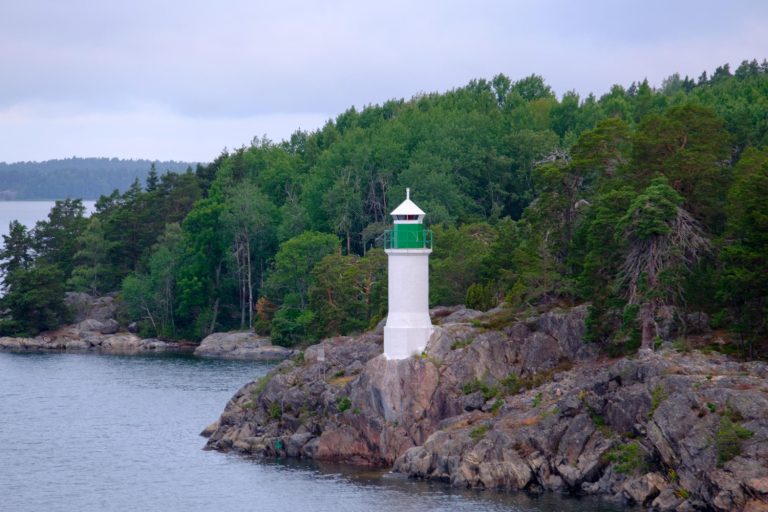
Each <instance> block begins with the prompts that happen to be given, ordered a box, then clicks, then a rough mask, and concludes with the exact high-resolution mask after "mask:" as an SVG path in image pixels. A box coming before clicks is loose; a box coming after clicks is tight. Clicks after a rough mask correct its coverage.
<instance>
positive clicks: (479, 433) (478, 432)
mask: <svg viewBox="0 0 768 512" xmlns="http://www.w3.org/2000/svg"><path fill="white" fill-rule="evenodd" d="M490 429H491V427H490V425H487V424H485V423H484V424H482V425H479V426H477V427H475V428H473V429H472V430H470V431H469V437H470V439H472V440H473V441H475V442H477V441H479V440H481V439H482V438H483V437H485V434H486V433H487V432H488V431H489V430H490Z"/></svg>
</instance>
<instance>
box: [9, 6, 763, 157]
mask: <svg viewBox="0 0 768 512" xmlns="http://www.w3.org/2000/svg"><path fill="white" fill-rule="evenodd" d="M767 15H768V3H764V2H748V1H733V2H728V3H727V4H726V3H722V2H716V1H709V0H700V1H697V2H692V1H691V2H668V1H665V2H662V1H661V0H648V1H646V2H642V3H637V2H635V3H631V4H630V3H626V4H619V3H617V2H613V1H608V0H599V1H593V2H588V3H587V2H571V1H566V0H542V1H541V2H510V1H475V2H469V1H458V0H455V1H420V2H407V1H405V0H392V1H388V2H379V3H374V2H359V1H351V0H349V1H335V2H333V1H332V2H312V1H309V0H302V1H299V0H284V1H281V2H266V1H253V0H228V1H223V2H215V3H214V2H207V1H202V0H186V1H181V0H152V1H150V0H134V1H132V2H104V1H102V0H71V1H68V2H57V1H44V0H26V1H25V2H6V3H5V4H4V5H2V6H0V47H2V48H3V52H0V69H2V70H3V80H2V81H0V111H1V112H3V114H2V117H0V140H2V139H12V140H14V141H15V143H14V145H10V144H8V143H5V142H2V143H0V150H2V152H0V160H3V159H6V160H7V159H11V158H16V157H14V156H13V155H20V154H23V155H29V154H34V152H35V151H40V152H41V153H40V154H42V151H44V148H43V145H41V144H40V143H39V138H36V137H35V135H36V134H45V135H46V137H54V139H48V140H47V143H46V144H48V145H55V146H56V147H57V148H60V150H61V151H64V153H63V155H69V154H71V153H73V152H75V151H80V149H77V148H89V153H91V154H95V153H99V154H103V155H105V156H112V155H113V153H112V152H114V151H117V150H120V151H119V154H121V155H122V154H126V153H127V152H129V151H137V152H138V153H136V154H135V155H134V156H148V157H151V156H152V155H149V154H147V153H146V152H148V151H160V149H158V147H159V146H162V145H163V144H166V146H165V148H167V151H171V150H173V151H179V154H178V156H177V158H189V157H188V156H184V155H192V154H195V155H197V154H198V153H199V151H200V148H201V147H206V148H207V147H208V146H207V145H205V144H203V139H206V140H211V141H215V143H216V145H217V149H216V150H215V151H216V153H218V150H220V149H221V148H220V147H218V144H219V143H224V144H226V145H230V146H231V145H237V144H238V143H247V142H248V141H249V140H250V138H251V137H252V136H253V135H256V134H258V133H262V132H266V133H268V134H269V135H270V136H271V137H273V138H279V137H282V136H285V135H287V134H288V133H290V131H291V130H286V129H285V127H284V126H283V124H282V123H285V122H288V120H290V119H293V120H295V121H297V122H298V121H301V120H306V121H303V122H304V123H305V124H304V125H303V127H305V128H307V127H310V126H309V125H310V124H311V125H312V127H314V126H319V125H320V124H322V121H318V119H319V116H321V115H322V116H325V117H329V116H335V115H336V114H338V113H340V112H342V111H343V110H345V109H346V108H348V107H349V106H350V105H356V106H357V107H362V106H364V105H366V104H369V103H379V102H382V101H385V100H387V99H390V98H400V97H405V98H409V97H410V96H412V95H413V94H416V93H419V92H432V91H445V90H447V89H450V88H454V87H459V86H462V85H464V84H466V83H467V82H468V81H469V80H470V79H473V78H491V77H492V76H493V75H495V74H497V73H500V72H503V73H505V74H507V75H508V76H510V77H511V78H512V79H519V78H522V77H524V76H527V75H530V74H531V73H537V74H540V75H542V76H544V78H545V79H546V80H547V81H548V83H550V85H552V87H553V88H554V89H555V90H556V91H557V92H558V93H560V94H562V93H563V92H565V91H567V90H569V89H575V90H577V91H578V92H580V93H581V94H582V96H584V95H586V94H587V93H588V92H590V91H593V92H596V93H598V94H600V93H602V92H605V91H607V90H608V89H609V88H610V86H611V85H612V84H614V83H621V84H624V85H628V84H629V83H630V82H632V81H634V80H642V79H643V78H645V77H647V78H648V79H649V80H650V81H651V82H652V83H654V84H660V82H661V80H662V79H663V78H664V77H666V76H668V75H670V74H671V73H673V72H680V73H681V74H683V75H685V74H689V75H691V76H698V75H699V74H700V73H701V71H703V70H705V69H706V70H708V71H712V70H713V69H714V68H715V67H716V66H718V65H720V64H723V63H724V62H730V63H731V64H732V65H733V66H734V67H735V66H736V65H738V62H739V61H741V60H742V59H745V58H746V59H751V58H758V59H761V58H763V57H765V55H758V54H755V52H757V51H765V50H764V48H768V39H767V36H766V35H765V34H766V33H767V32H768V31H765V30H764V26H765V21H766V17H767ZM65 112H66V114H65ZM318 112H319V113H322V114H317V113H318ZM326 113H327V114H326ZM57 116H58V117H57ZM54 117H55V120H53V118H54ZM111 122H114V123H116V124H117V125H116V126H111V125H110V123H111ZM67 123H69V124H67ZM89 123H93V125H91V124H89ZM269 123H274V125H269ZM92 126H96V127H98V129H96V128H92ZM156 127H163V129H159V128H156ZM206 127H209V128H208V130H207V131H206ZM247 127H248V128H250V129H248V130H246V128H247ZM261 127H264V128H263V129H262V128H261ZM294 127H296V126H294ZM129 128H132V129H134V130H136V131H135V132H130V133H129ZM56 130H63V131H64V132H66V134H65V135H61V134H60V135H59V136H58V137H55V136H54V133H55V131H56ZM246 131H247V133H245V132H246ZM203 132H205V134H206V135H205V136H204V135H203ZM77 133H80V134H81V138H80V139H78V138H77ZM148 133H151V136H149V135H147V134H148ZM21 134H26V135H25V137H26V138H24V137H22V135H21ZM109 134H114V135H113V136H112V137H113V138H111V139H109V140H107V138H108V137H109ZM177 134H186V135H184V136H182V135H177ZM195 134H196V135H195ZM236 136H241V137H243V138H242V140H239V141H238V140H232V139H233V138H234V137H236ZM184 140H188V141H189V143H190V144H192V143H193V142H194V143H195V144H196V145H195V146H190V147H187V148H186V149H185V150H183V151H182V148H184V147H185V146H184V143H183V141H184ZM129 141H132V142H131V143H130V144H129ZM97 143H98V144H97ZM67 144H71V145H72V146H69V145H67ZM142 144H143V145H142ZM67 148H71V149H69V150H66V149H67ZM142 148H143V149H142ZM213 157H215V154H209V155H208V159H210V158H213ZM25 158H26V156H25ZM38 158H42V156H41V157H38ZM199 158H200V157H199V156H195V159H199Z"/></svg>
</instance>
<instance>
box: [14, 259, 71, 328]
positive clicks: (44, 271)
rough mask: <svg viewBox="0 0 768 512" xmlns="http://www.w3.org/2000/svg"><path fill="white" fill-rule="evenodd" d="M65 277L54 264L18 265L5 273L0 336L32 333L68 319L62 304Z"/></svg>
mask: <svg viewBox="0 0 768 512" xmlns="http://www.w3.org/2000/svg"><path fill="white" fill-rule="evenodd" d="M63 283H64V278H63V274H62V272H61V271H60V270H59V269H58V268H57V267H55V266H53V265H45V264H42V263H41V264H37V265H35V266H33V267H31V268H28V269H26V268H17V269H16V270H14V271H13V272H10V273H9V274H8V275H6V276H5V284H6V293H5V295H4V296H3V297H2V298H0V310H7V313H9V315H8V316H4V317H2V318H0V336H8V335H15V336H16V335H22V336H23V335H26V336H34V335H35V334H38V333H39V332H40V331H46V330H51V329H55V328H56V327H58V326H59V325H61V324H62V323H64V322H66V321H67V320H69V317H70V314H69V310H68V309H67V307H66V306H65V305H64V286H63Z"/></svg>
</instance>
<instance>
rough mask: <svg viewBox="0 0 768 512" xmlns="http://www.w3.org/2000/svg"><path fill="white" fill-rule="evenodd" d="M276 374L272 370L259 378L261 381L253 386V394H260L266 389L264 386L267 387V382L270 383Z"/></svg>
mask: <svg viewBox="0 0 768 512" xmlns="http://www.w3.org/2000/svg"><path fill="white" fill-rule="evenodd" d="M274 376H275V374H274V373H272V372H270V373H268V374H266V375H265V376H263V377H262V378H260V379H259V381H258V382H257V383H256V387H255V388H253V392H252V393H251V394H252V395H254V396H255V395H260V394H261V393H262V391H264V388H266V387H267V384H269V381H271V380H272V377H274Z"/></svg>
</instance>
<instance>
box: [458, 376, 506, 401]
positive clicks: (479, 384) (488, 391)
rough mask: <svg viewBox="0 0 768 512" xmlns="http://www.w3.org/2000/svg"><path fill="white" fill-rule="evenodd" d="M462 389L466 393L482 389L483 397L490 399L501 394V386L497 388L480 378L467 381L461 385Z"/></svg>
mask: <svg viewBox="0 0 768 512" xmlns="http://www.w3.org/2000/svg"><path fill="white" fill-rule="evenodd" d="M461 390H462V392H463V393H464V394H465V395H469V394H472V393H476V392H478V391H480V392H482V394H483V398H484V399H485V400H490V399H491V398H493V397H495V396H497V395H498V394H499V388H497V387H496V386H489V385H488V384H486V383H484V382H483V381H481V380H479V379H472V380H471V381H469V382H465V383H464V384H463V385H462V386H461Z"/></svg>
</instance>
